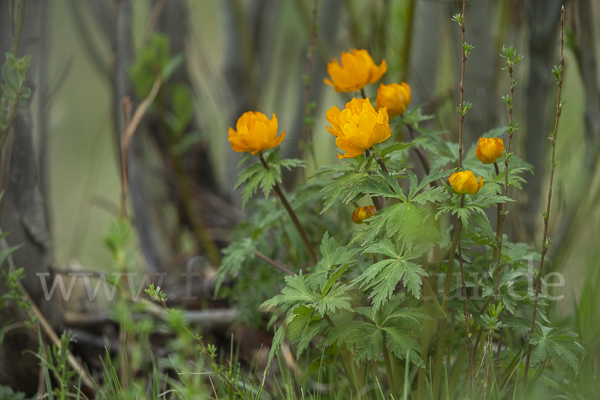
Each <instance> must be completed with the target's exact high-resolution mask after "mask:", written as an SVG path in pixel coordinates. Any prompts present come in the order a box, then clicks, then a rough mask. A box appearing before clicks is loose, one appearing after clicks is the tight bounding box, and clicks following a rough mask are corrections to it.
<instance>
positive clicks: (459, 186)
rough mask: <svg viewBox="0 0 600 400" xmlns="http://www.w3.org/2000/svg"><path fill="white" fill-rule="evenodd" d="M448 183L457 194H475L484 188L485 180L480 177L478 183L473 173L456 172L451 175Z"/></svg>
mask: <svg viewBox="0 0 600 400" xmlns="http://www.w3.org/2000/svg"><path fill="white" fill-rule="evenodd" d="M448 182H449V183H450V186H452V189H454V190H455V191H456V193H469V194H475V193H477V192H479V189H481V186H483V178H482V177H481V176H480V177H479V182H477V178H475V174H474V173H472V172H471V171H461V172H455V173H453V174H452V175H450V178H449V179H448Z"/></svg>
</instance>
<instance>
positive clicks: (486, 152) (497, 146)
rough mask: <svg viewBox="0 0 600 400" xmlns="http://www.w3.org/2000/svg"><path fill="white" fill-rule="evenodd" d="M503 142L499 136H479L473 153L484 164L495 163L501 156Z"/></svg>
mask: <svg viewBox="0 0 600 400" xmlns="http://www.w3.org/2000/svg"><path fill="white" fill-rule="evenodd" d="M503 151H504V142H503V141H502V139H500V138H489V139H488V138H479V145H477V149H476V150H475V155H476V156H477V158H479V161H481V162H482V163H484V164H492V163H495V162H496V160H497V159H498V158H500V157H501V156H502V152H503Z"/></svg>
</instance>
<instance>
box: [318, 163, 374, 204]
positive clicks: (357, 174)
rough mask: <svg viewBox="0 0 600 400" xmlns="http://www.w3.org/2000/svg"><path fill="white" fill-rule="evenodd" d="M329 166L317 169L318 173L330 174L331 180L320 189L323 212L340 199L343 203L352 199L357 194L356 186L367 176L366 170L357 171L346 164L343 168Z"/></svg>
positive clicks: (322, 174)
mask: <svg viewBox="0 0 600 400" xmlns="http://www.w3.org/2000/svg"><path fill="white" fill-rule="evenodd" d="M331 167H332V166H326V167H322V168H321V169H320V170H319V171H317V174H318V175H321V176H325V175H330V176H331V179H332V180H331V182H329V183H328V184H327V185H325V187H323V189H322V190H321V193H322V194H323V199H324V200H325V204H324V205H323V209H322V210H321V213H324V212H325V211H326V210H328V209H329V208H330V207H331V206H332V205H334V204H336V203H337V202H340V201H341V202H342V203H344V204H348V203H349V202H351V201H352V200H354V199H355V198H356V197H357V195H358V194H359V193H358V191H357V186H358V185H360V184H361V183H363V182H364V181H365V180H366V179H367V178H368V176H369V174H368V173H367V172H364V171H357V170H356V169H355V168H353V167H351V166H348V165H346V166H344V168H331Z"/></svg>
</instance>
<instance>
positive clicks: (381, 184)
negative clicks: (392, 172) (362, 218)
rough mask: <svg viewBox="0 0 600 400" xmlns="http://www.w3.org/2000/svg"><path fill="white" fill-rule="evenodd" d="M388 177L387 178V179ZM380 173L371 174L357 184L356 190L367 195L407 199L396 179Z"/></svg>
mask: <svg viewBox="0 0 600 400" xmlns="http://www.w3.org/2000/svg"><path fill="white" fill-rule="evenodd" d="M386 178H387V179H386ZM390 178H391V177H389V176H388V177H383V176H380V175H369V176H367V178H366V179H364V181H363V182H362V183H361V184H360V185H358V186H357V188H356V190H357V191H359V192H360V193H362V194H364V195H367V196H371V197H374V196H383V197H389V198H396V199H400V200H402V201H406V196H404V193H402V188H401V187H400V185H398V182H397V181H396V179H394V178H391V179H390Z"/></svg>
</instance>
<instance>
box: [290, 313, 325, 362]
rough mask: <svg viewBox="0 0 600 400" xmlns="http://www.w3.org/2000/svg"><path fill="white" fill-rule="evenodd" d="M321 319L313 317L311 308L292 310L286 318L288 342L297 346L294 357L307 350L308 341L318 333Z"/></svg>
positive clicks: (321, 322)
mask: <svg viewBox="0 0 600 400" xmlns="http://www.w3.org/2000/svg"><path fill="white" fill-rule="evenodd" d="M323 323H324V320H323V318H321V317H319V316H317V315H315V312H314V310H313V309H312V308H310V307H306V306H300V307H297V308H295V309H293V310H292V312H291V314H290V315H289V316H288V317H287V318H286V325H287V328H288V338H289V340H290V341H291V342H292V343H294V344H295V345H296V346H298V349H297V354H296V357H298V358H299V357H300V356H301V355H302V352H304V350H306V348H308V345H309V344H310V341H311V340H312V339H313V338H314V337H315V336H316V335H317V333H319V331H320V330H321V325H322V324H323Z"/></svg>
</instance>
